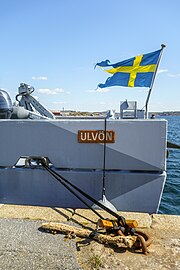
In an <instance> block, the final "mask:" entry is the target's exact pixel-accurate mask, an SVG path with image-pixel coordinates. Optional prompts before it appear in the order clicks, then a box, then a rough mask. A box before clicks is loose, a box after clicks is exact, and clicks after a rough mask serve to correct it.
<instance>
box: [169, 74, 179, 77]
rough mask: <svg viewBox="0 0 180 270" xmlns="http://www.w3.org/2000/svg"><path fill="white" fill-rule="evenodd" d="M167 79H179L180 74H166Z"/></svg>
mask: <svg viewBox="0 0 180 270" xmlns="http://www.w3.org/2000/svg"><path fill="white" fill-rule="evenodd" d="M168 77H171V78H179V77H180V73H177V74H168Z"/></svg>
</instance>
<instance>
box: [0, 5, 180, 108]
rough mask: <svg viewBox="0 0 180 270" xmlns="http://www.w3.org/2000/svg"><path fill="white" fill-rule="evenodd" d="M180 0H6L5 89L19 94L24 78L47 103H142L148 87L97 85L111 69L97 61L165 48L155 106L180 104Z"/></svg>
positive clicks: (0, 76) (0, 45)
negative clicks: (102, 86)
mask: <svg viewBox="0 0 180 270" xmlns="http://www.w3.org/2000/svg"><path fill="white" fill-rule="evenodd" d="M179 10H180V1H179V0H173V1H169V0H159V1H157V0H151V1H143V0H136V1H134V0H128V1H121V0H111V1H109V0H31V1H28V0H1V1H0V35H1V36H0V40H1V41H0V88H1V89H5V90H7V91H8V92H9V94H10V96H11V98H12V100H13V101H14V100H15V95H16V93H17V88H18V86H19V84H20V83H21V82H26V83H28V84H30V85H32V86H34V87H35V89H36V91H35V93H34V95H35V96H36V97H38V100H39V101H40V102H41V103H42V104H44V105H45V106H46V107H47V108H49V109H54V110H62V108H63V107H64V108H65V109H67V110H68V109H72V110H82V111H102V110H108V109H116V111H118V110H119V103H120V101H123V100H125V99H128V100H137V101H138V107H139V108H142V107H143V106H144V103H145V99H146V96H147V91H148V89H147V88H127V87H120V86H116V87H110V88H105V89H103V91H95V89H96V87H97V84H98V83H104V82H105V80H106V79H107V77H108V76H109V74H107V73H106V72H103V71H102V70H100V69H98V68H97V69H94V65H95V64H96V63H97V62H100V61H102V60H106V59H109V60H110V61H111V62H119V61H122V60H125V59H128V58H130V57H133V56H136V55H139V54H143V53H148V52H152V51H155V50H158V49H160V47H161V44H162V43H164V44H166V45H167V47H166V48H165V49H164V52H163V56H162V59H161V62H160V66H159V72H158V74H157V77H156V80H155V84H154V87H153V91H152V95H151V98H150V105H149V109H150V111H165V110H180V34H179V31H180V30H179V29H180V15H179Z"/></svg>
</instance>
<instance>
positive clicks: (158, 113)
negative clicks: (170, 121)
mask: <svg viewBox="0 0 180 270" xmlns="http://www.w3.org/2000/svg"><path fill="white" fill-rule="evenodd" d="M150 114H154V115H157V116H180V111H168V112H151V113H150Z"/></svg>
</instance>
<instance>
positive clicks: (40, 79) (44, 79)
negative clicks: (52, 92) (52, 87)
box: [32, 76, 48, 81]
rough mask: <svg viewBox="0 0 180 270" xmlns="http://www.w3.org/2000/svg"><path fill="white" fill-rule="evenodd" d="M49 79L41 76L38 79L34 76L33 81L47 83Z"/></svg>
mask: <svg viewBox="0 0 180 270" xmlns="http://www.w3.org/2000/svg"><path fill="white" fill-rule="evenodd" d="M47 79H48V77H46V76H39V77H36V76H33V77H32V80H37V81H47Z"/></svg>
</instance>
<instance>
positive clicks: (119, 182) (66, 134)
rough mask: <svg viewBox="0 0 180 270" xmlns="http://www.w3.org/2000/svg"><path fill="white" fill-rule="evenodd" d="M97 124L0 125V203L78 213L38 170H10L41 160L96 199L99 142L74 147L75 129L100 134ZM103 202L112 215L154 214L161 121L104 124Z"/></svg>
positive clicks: (162, 160) (161, 179)
mask: <svg viewBox="0 0 180 270" xmlns="http://www.w3.org/2000/svg"><path fill="white" fill-rule="evenodd" d="M103 129H104V120H103V119H61V120H50V121H44V120H33V121H31V120H1V121H0V130H1V132H0V149H1V155H0V203H11V204H26V205H41V206H58V207H72V208H78V207H80V208H84V205H83V204H82V203H81V202H80V201H79V200H78V199H77V198H75V197H74V196H73V195H72V194H71V193H70V192H69V191H67V190H65V188H64V187H63V186H61V185H60V184H59V183H58V182H56V180H55V179H53V177H52V176H51V175H50V174H48V172H47V171H45V170H44V169H42V168H24V167H22V166H16V164H17V162H18V160H19V158H20V157H23V156H45V157H48V158H49V160H50V161H51V162H52V164H53V167H54V169H55V170H56V171H57V172H59V173H60V174H61V175H63V176H64V177H66V178H67V179H68V180H69V181H72V183H74V184H75V185H77V186H78V187H80V188H81V189H82V190H84V191H85V192H87V193H88V194H90V195H91V196H93V197H94V198H95V199H97V200H99V199H101V198H102V170H103V150H104V145H103V143H93V142H91V141H90V140H91V139H90V138H89V141H88V142H86V143H79V142H78V131H79V130H103ZM107 130H113V131H114V133H115V142H114V143H107V151H106V197H107V199H108V200H110V201H111V202H112V203H113V204H114V205H115V207H116V208H117V209H118V210H122V211H138V212H149V213H155V212H157V211H158V207H159V204H160V200H161V196H162V191H163V187H164V183H165V180H166V140H167V138H166V136H167V132H166V121H165V120H157V119H155V120H144V119H143V120H135V119H133V120H110V119H109V120H107Z"/></svg>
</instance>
